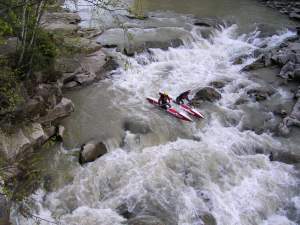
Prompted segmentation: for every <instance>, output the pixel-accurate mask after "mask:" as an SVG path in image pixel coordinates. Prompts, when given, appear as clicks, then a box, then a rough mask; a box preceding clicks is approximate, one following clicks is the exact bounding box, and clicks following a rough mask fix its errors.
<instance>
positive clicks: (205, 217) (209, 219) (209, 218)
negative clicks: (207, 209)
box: [200, 213, 217, 225]
mask: <svg viewBox="0 0 300 225" xmlns="http://www.w3.org/2000/svg"><path fill="white" fill-rule="evenodd" d="M200 218H201V220H202V221H203V223H204V225H217V221H216V219H215V217H214V216H213V215H212V214H210V213H204V214H202V215H201V216H200Z"/></svg>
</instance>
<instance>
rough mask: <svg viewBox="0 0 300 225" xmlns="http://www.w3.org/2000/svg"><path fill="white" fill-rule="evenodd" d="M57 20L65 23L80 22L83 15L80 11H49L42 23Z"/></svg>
mask: <svg viewBox="0 0 300 225" xmlns="http://www.w3.org/2000/svg"><path fill="white" fill-rule="evenodd" d="M57 21H59V22H62V23H65V24H78V23H79V22H80V21H81V17H80V16H79V14H78V13H72V12H47V13H45V14H44V15H43V18H42V23H46V24H51V23H55V22H57Z"/></svg>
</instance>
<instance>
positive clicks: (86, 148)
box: [79, 142, 108, 164]
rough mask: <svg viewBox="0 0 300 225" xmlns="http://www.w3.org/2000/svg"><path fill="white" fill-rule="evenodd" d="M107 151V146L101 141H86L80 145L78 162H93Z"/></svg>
mask: <svg viewBox="0 0 300 225" xmlns="http://www.w3.org/2000/svg"><path fill="white" fill-rule="evenodd" d="M107 152H108V151H107V148H106V146H105V144H103V143H102V142H88V143H86V144H84V145H82V146H81V149H80V155H79V163H80V164H85V163H88V162H93V161H95V160H96V159H97V158H99V157H101V156H103V155H104V154H106V153H107Z"/></svg>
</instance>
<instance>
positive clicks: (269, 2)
mask: <svg viewBox="0 0 300 225" xmlns="http://www.w3.org/2000/svg"><path fill="white" fill-rule="evenodd" d="M261 1H262V2H263V3H264V4H265V5H266V6H268V7H271V8H274V9H277V10H279V12H281V13H283V14H286V15H288V16H289V18H291V19H293V20H297V21H300V1H298V0H261Z"/></svg>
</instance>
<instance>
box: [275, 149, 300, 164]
mask: <svg viewBox="0 0 300 225" xmlns="http://www.w3.org/2000/svg"><path fill="white" fill-rule="evenodd" d="M269 158H270V161H279V162H283V163H287V164H298V163H300V155H296V154H294V153H291V152H283V151H278V152H275V153H273V152H271V154H270V156H269Z"/></svg>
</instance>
